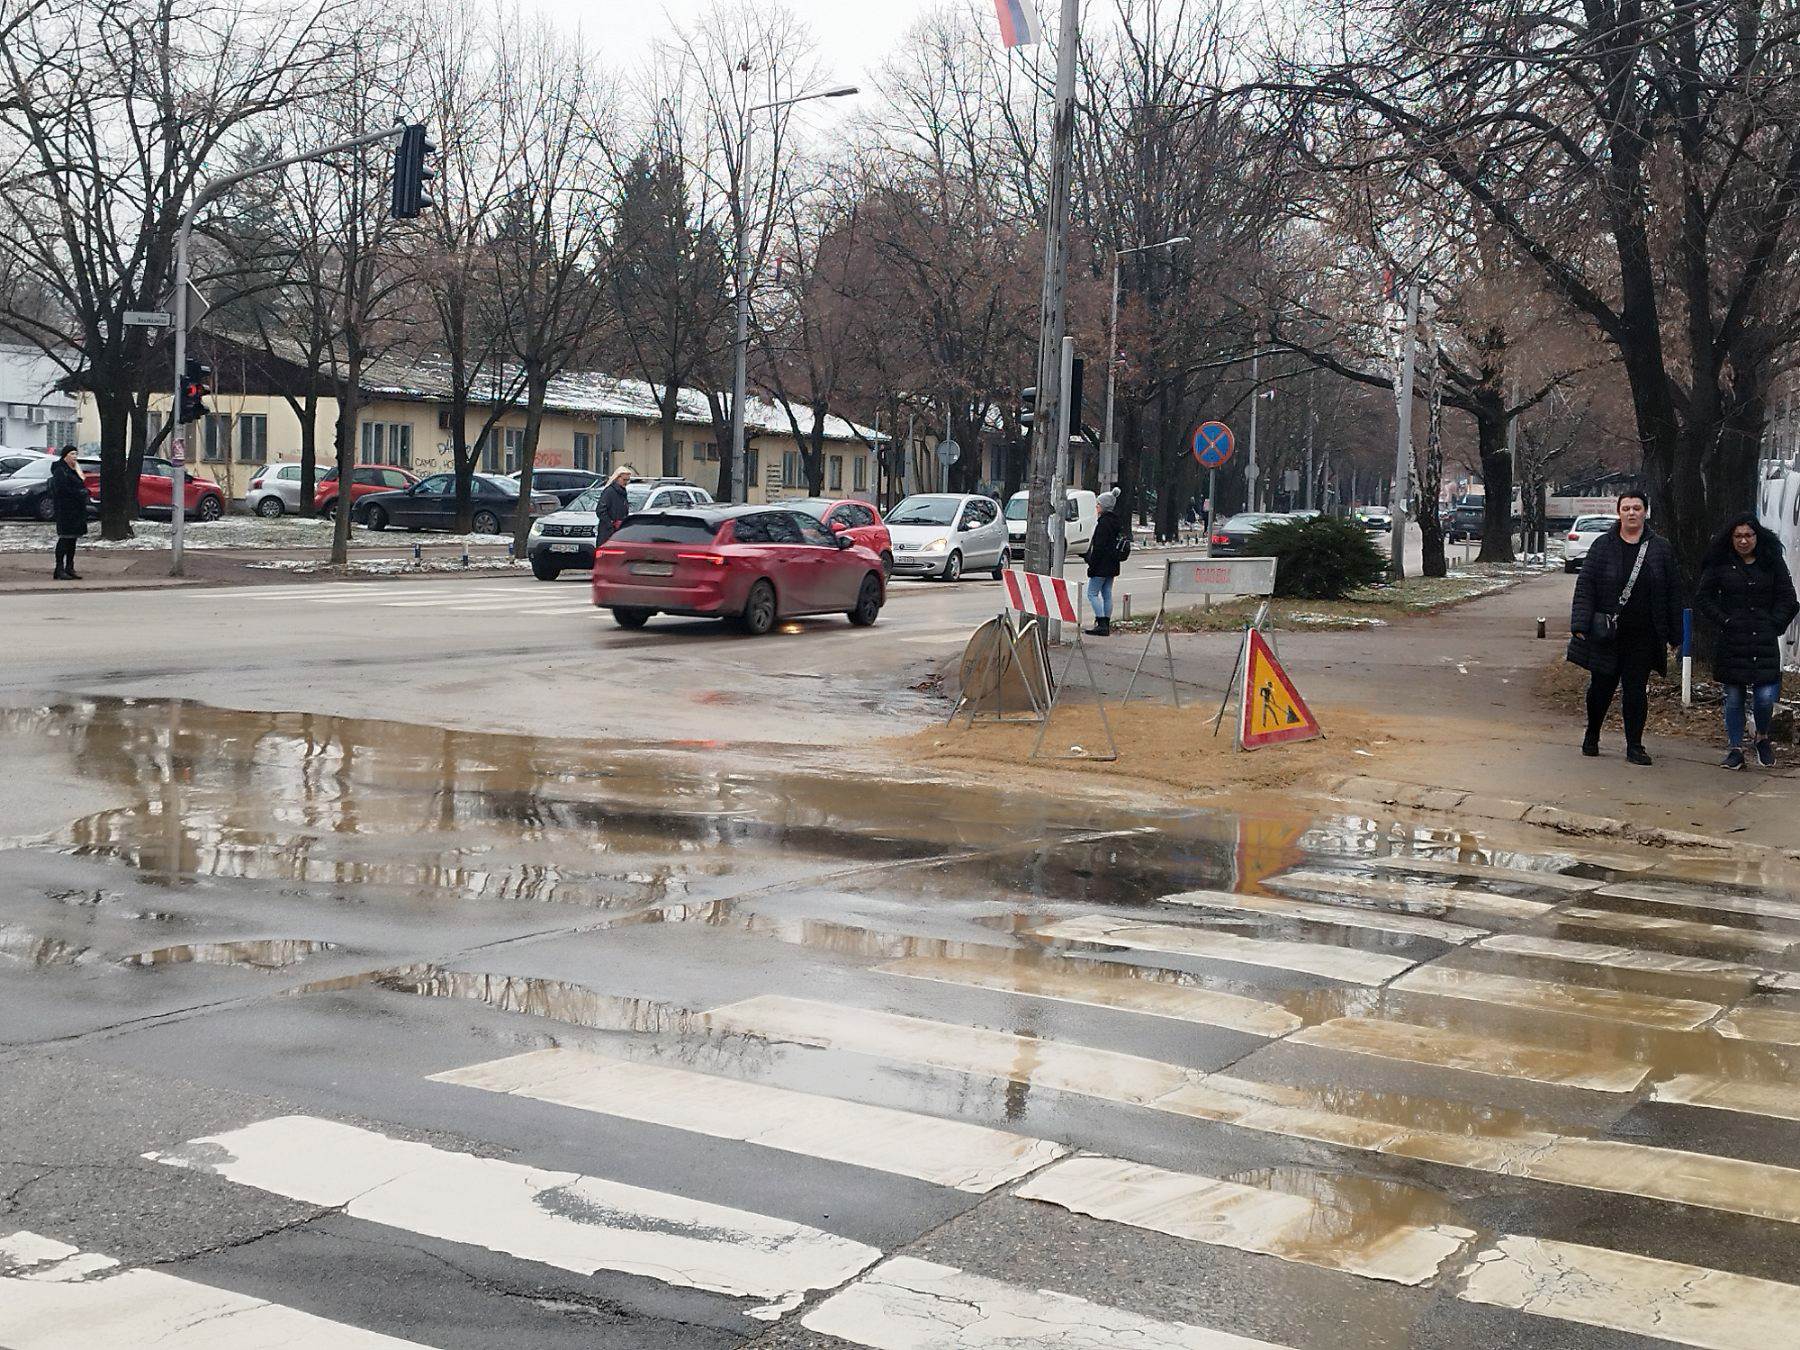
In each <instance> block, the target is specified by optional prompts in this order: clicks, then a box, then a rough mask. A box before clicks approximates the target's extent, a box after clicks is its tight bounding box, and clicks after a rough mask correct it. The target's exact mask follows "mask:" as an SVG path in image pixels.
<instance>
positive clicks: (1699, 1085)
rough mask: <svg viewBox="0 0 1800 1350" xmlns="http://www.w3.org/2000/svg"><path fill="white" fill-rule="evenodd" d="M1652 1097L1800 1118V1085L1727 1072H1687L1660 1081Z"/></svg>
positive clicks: (1752, 1114)
mask: <svg viewBox="0 0 1800 1350" xmlns="http://www.w3.org/2000/svg"><path fill="white" fill-rule="evenodd" d="M1651 1097H1652V1098H1653V1099H1654V1100H1656V1101H1659V1102H1673V1103H1676V1104H1677V1105H1680V1106H1705V1107H1710V1108H1711V1109H1712V1110H1715V1111H1738V1112H1741V1113H1742V1114H1744V1115H1749V1116H1774V1117H1776V1118H1777V1119H1780V1120H1800V1088H1797V1087H1795V1085H1794V1084H1792V1083H1788V1082H1771V1081H1756V1080H1752V1079H1743V1078H1727V1077H1725V1076H1724V1075H1723V1074H1712V1073H1684V1074H1681V1075H1679V1076H1678V1077H1675V1078H1671V1079H1669V1081H1668V1082H1666V1083H1658V1084H1657V1085H1656V1089H1655V1091H1654V1092H1652V1093H1651Z"/></svg>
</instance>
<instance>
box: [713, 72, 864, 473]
mask: <svg viewBox="0 0 1800 1350" xmlns="http://www.w3.org/2000/svg"><path fill="white" fill-rule="evenodd" d="M856 92H858V91H857V87H856V86H855V85H853V84H846V85H840V86H838V87H837V88H835V89H818V90H815V91H814V92H812V93H810V94H795V95H794V96H793V97H792V98H778V99H775V100H773V101H772V102H769V103H758V104H755V105H753V106H751V107H748V108H745V109H744V114H743V116H742V117H741V118H739V119H738V146H737V149H738V156H737V162H738V174H737V192H736V197H737V201H736V202H735V203H734V205H735V207H736V214H737V221H736V224H737V259H736V264H735V266H734V269H733V273H734V277H735V281H734V284H735V286H736V289H737V334H736V340H735V341H734V343H733V349H734V350H733V356H732V363H731V495H732V498H733V500H735V501H740V502H748V501H749V500H750V481H749V478H748V469H749V456H748V455H747V454H746V453H745V450H744V366H745V363H746V361H747V359H748V356H749V350H750V259H749V257H748V252H749V238H750V228H749V226H750V222H749V217H750V203H749V202H748V201H747V200H745V196H744V193H745V189H746V187H747V185H748V184H749V181H750V164H749V159H750V114H751V113H759V112H769V111H772V110H774V109H776V108H790V107H792V106H793V105H794V104H796V103H806V102H809V101H811V100H812V99H815V98H848V97H849V96H850V95H851V94H854V93H856Z"/></svg>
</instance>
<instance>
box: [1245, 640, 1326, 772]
mask: <svg viewBox="0 0 1800 1350" xmlns="http://www.w3.org/2000/svg"><path fill="white" fill-rule="evenodd" d="M1242 669H1243V672H1244V682H1243V684H1242V686H1241V687H1240V688H1239V690H1238V745H1239V746H1241V747H1242V748H1243V749H1245V750H1256V749H1259V748H1261V747H1262V746H1265V745H1280V744H1282V743H1283V742H1285V741H1310V740H1312V739H1314V738H1315V737H1318V736H1323V735H1324V734H1325V732H1324V730H1323V729H1322V728H1321V727H1320V726H1319V719H1318V718H1316V717H1314V716H1313V714H1312V709H1311V708H1308V707H1307V706H1306V700H1305V699H1303V698H1301V697H1300V691H1299V690H1298V689H1296V688H1294V682H1293V681H1292V680H1290V679H1289V678H1288V673H1287V672H1286V671H1285V670H1283V669H1282V668H1281V662H1279V661H1277V660H1276V659H1275V653H1274V652H1272V651H1271V650H1269V644H1268V642H1267V641H1266V640H1265V639H1264V638H1263V635H1262V634H1261V633H1259V632H1257V631H1256V629H1254V628H1252V629H1250V630H1248V631H1247V632H1246V633H1245V634H1244V659H1243V663H1242Z"/></svg>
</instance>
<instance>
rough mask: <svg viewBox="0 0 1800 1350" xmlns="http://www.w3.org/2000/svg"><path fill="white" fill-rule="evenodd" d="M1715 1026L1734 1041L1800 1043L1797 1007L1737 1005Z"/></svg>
mask: <svg viewBox="0 0 1800 1350" xmlns="http://www.w3.org/2000/svg"><path fill="white" fill-rule="evenodd" d="M1712 1029H1713V1030H1714V1031H1716V1032H1718V1033H1719V1035H1721V1036H1729V1037H1731V1039H1732V1040H1734V1041H1769V1042H1771V1043H1772V1044H1775V1045H1800V1010H1797V1009H1793V1008H1764V1007H1756V1006H1752V1007H1748V1008H1733V1009H1732V1010H1731V1011H1730V1012H1728V1013H1726V1014H1725V1015H1724V1016H1723V1017H1721V1018H1720V1019H1719V1020H1718V1021H1717V1022H1714V1023H1713V1027H1712Z"/></svg>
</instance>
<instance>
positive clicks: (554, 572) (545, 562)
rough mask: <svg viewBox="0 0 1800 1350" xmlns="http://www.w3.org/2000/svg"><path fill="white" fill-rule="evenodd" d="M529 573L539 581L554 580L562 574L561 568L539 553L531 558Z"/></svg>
mask: <svg viewBox="0 0 1800 1350" xmlns="http://www.w3.org/2000/svg"><path fill="white" fill-rule="evenodd" d="M531 575H532V576H534V577H536V578H537V579H538V580H539V581H555V580H556V579H557V578H558V577H560V576H561V575H562V568H560V567H558V566H557V565H556V564H555V563H553V562H551V561H550V560H549V559H548V558H546V557H543V556H542V555H540V556H538V557H536V558H533V559H532V560H531Z"/></svg>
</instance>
